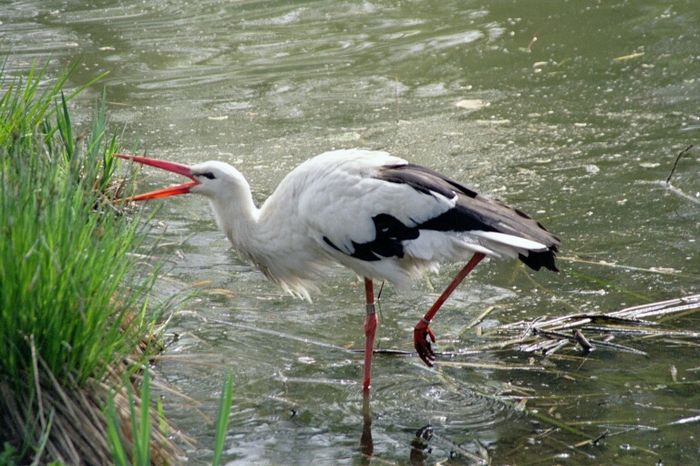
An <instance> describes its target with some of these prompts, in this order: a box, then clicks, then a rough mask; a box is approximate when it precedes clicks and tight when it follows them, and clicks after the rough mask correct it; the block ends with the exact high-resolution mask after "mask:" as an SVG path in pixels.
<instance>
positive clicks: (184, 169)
mask: <svg viewBox="0 0 700 466" xmlns="http://www.w3.org/2000/svg"><path fill="white" fill-rule="evenodd" d="M114 156H115V157H119V158H120V159H125V160H131V161H133V162H137V163H142V164H144V165H150V166H152V167H156V168H160V169H162V170H167V171H169V172H173V173H178V174H180V175H183V176H186V177H187V178H189V179H190V180H192V181H189V182H187V183H182V184H177V185H175V186H170V187H168V188H163V189H158V190H156V191H151V192H150V193H145V194H139V195H136V196H132V197H130V198H128V199H126V200H127V201H145V200H146V199H160V198H162V197H170V196H177V195H179V194H187V193H189V192H190V189H191V188H192V186H195V185H198V184H199V181H197V180H196V179H194V177H193V176H192V170H190V167H188V166H187V165H183V164H181V163H175V162H168V161H166V160H158V159H151V158H148V157H141V156H138V155H127V154H114Z"/></svg>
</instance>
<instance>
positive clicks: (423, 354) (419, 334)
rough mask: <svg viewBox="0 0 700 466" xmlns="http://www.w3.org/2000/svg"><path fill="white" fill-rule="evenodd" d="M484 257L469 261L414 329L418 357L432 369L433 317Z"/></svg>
mask: <svg viewBox="0 0 700 466" xmlns="http://www.w3.org/2000/svg"><path fill="white" fill-rule="evenodd" d="M484 257H486V256H485V255H484V254H482V253H480V252H476V253H474V255H473V256H472V258H471V259H469V262H468V263H467V265H465V266H464V268H462V270H460V271H459V273H457V276H455V278H454V279H452V281H451V282H450V284H449V285H447V288H445V291H443V292H442V294H441V295H440V297H439V298H438V299H437V300H436V301H435V303H433V305H432V306H430V309H429V310H428V312H426V313H425V315H424V316H423V318H422V319H421V320H419V321H418V323H417V324H416V327H415V328H414V329H413V344H414V345H415V347H416V351H418V356H420V358H421V359H422V360H423V362H424V363H425V364H426V365H427V366H428V367H432V366H433V363H434V362H435V352H434V351H433V348H432V347H431V342H432V343H435V334H434V333H433V331H432V330H431V329H430V327H429V325H430V321H431V320H433V317H435V314H437V311H439V310H440V307H442V305H443V304H444V303H445V301H447V298H449V296H450V295H451V294H452V292H453V291H454V290H455V288H457V286H459V284H460V283H462V280H464V279H465V278H466V276H467V275H469V272H471V271H472V270H474V267H476V265H477V264H478V263H479V262H481V260H482V259H483V258H484Z"/></svg>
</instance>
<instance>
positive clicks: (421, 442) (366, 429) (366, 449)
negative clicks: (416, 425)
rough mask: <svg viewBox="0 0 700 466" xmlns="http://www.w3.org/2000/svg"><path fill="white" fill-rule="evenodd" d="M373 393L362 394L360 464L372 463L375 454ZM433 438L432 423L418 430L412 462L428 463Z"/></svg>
mask: <svg viewBox="0 0 700 466" xmlns="http://www.w3.org/2000/svg"><path fill="white" fill-rule="evenodd" d="M370 399H371V395H370V392H369V391H365V392H363V394H362V436H361V437H360V452H361V453H362V460H361V461H360V464H363V465H365V464H370V463H371V461H372V455H373V454H374V440H373V439H372V409H371V407H370ZM432 438H433V428H432V427H431V426H430V425H426V426H424V427H421V428H420V429H418V431H417V432H416V437H415V438H414V439H413V441H411V452H410V455H409V461H410V464H411V465H413V466H422V465H424V464H426V461H427V459H428V456H429V455H430V451H431V449H430V446H429V442H430V439H432Z"/></svg>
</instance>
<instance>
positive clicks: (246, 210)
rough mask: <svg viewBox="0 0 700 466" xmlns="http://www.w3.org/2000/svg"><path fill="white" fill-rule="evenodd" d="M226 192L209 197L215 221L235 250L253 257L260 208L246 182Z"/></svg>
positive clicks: (255, 248)
mask: <svg viewBox="0 0 700 466" xmlns="http://www.w3.org/2000/svg"><path fill="white" fill-rule="evenodd" d="M227 194H228V195H227V196H216V197H211V198H210V204H211V206H212V209H213V211H214V217H215V218H216V223H217V224H218V225H219V228H221V229H222V230H223V231H224V233H226V236H227V237H228V239H229V240H230V241H231V243H232V244H233V246H234V247H235V248H236V249H237V250H239V251H240V252H241V253H242V254H243V255H245V256H246V257H249V258H253V257H254V256H255V255H256V254H255V253H256V250H257V249H258V245H257V244H256V243H257V241H256V238H258V237H259V235H258V231H257V230H258V226H259V223H258V221H259V219H260V209H258V208H257V207H256V206H255V203H254V202H253V195H252V194H251V192H250V187H249V186H248V185H247V183H246V184H245V185H238V186H236V187H235V190H234V192H230V193H227Z"/></svg>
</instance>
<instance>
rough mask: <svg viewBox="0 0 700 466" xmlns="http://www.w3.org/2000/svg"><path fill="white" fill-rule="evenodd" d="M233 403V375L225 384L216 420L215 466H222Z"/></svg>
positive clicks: (213, 463) (227, 378) (213, 461)
mask: <svg viewBox="0 0 700 466" xmlns="http://www.w3.org/2000/svg"><path fill="white" fill-rule="evenodd" d="M232 402H233V375H232V374H228V375H227V376H226V381H225V382H224V387H223V390H222V391H221V398H220V399H219V415H218V417H217V419H216V442H215V444H214V459H213V460H212V465H213V466H219V465H220V464H221V456H222V454H223V452H224V443H225V440H226V430H227V428H228V418H229V415H230V413H231V404H232Z"/></svg>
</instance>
